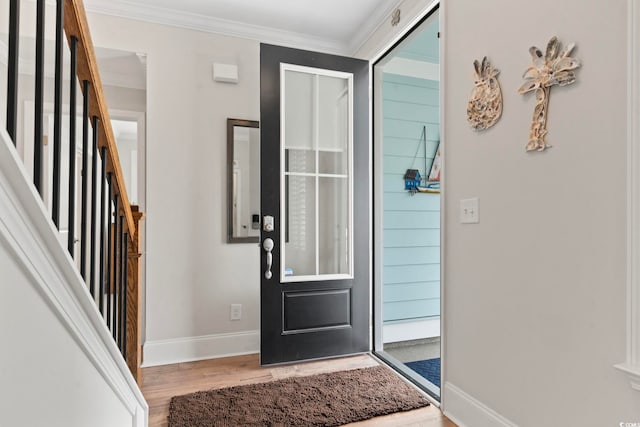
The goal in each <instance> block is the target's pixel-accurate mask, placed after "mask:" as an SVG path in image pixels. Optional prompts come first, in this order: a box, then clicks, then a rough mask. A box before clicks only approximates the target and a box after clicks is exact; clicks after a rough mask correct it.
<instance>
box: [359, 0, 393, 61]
mask: <svg viewBox="0 0 640 427" xmlns="http://www.w3.org/2000/svg"><path fill="white" fill-rule="evenodd" d="M403 1H404V0H395V1H393V2H391V4H390V5H389V6H388V7H387V8H380V9H379V10H378V11H377V13H374V14H372V15H371V17H369V19H367V21H366V22H365V23H364V24H363V25H361V26H360V30H359V31H358V32H357V33H356V35H355V36H353V39H352V40H351V42H350V43H349V45H348V53H349V55H352V56H353V55H355V54H356V52H358V51H359V50H360V48H361V47H362V46H364V44H365V43H366V42H367V40H369V39H370V38H371V37H372V36H373V35H374V34H375V33H376V31H378V30H379V29H380V28H381V27H382V26H384V25H385V24H386V23H387V22H389V19H390V17H391V13H392V12H393V11H394V10H395V9H396V8H398V7H400V5H401V4H402V3H403ZM401 19H402V16H401Z"/></svg>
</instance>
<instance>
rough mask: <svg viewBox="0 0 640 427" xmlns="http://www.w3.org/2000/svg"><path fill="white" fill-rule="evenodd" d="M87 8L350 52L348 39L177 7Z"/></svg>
mask: <svg viewBox="0 0 640 427" xmlns="http://www.w3.org/2000/svg"><path fill="white" fill-rule="evenodd" d="M85 9H86V10H87V12H89V13H95V14H101V15H110V16H116V17H120V18H127V19H134V20H137V21H143V22H149V23H154V24H161V25H168V26H172V27H178V28H185V29H189V30H196V31H202V32H207V33H214V34H221V35H225V36H233V37H239V38H245V39H250V40H256V41H259V42H264V43H271V44H278V45H284V46H290V47H296V48H302V49H312V50H317V51H321V52H326V53H334V54H341V55H345V54H348V53H350V52H349V45H348V43H344V42H341V41H340V40H335V39H325V38H320V37H314V36H310V35H306V34H301V33H297V32H292V31H284V30H278V29H275V28H268V27H263V26H259V25H251V24H247V23H243V22H238V21H231V20H226V19H219V18H215V17H211V16H206V15H200V14H195V13H190V12H185V11H181V10H178V9H167V8H162V7H157V6H149V5H144V6H142V5H139V4H136V3H134V2H131V1H127V0H86V1H85Z"/></svg>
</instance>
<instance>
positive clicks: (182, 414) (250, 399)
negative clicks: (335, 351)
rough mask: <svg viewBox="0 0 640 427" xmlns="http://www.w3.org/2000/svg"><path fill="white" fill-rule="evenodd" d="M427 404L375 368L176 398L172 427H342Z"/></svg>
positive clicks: (171, 413)
mask: <svg viewBox="0 0 640 427" xmlns="http://www.w3.org/2000/svg"><path fill="white" fill-rule="evenodd" d="M428 405H429V402H428V401H427V400H426V399H425V398H424V397H423V396H422V395H421V394H420V393H419V392H417V391H416V390H415V389H413V388H412V387H411V386H409V385H407V384H406V383H405V382H404V381H402V380H401V379H400V378H398V377H397V375H396V374H394V373H393V372H391V371H390V370H389V369H387V368H385V367H382V366H376V367H372V368H363V369H354V370H350V371H340V372H333V373H328V374H319V375H312V376H308V377H294V378H287V379H283V380H278V381H272V382H267V383H261V384H250V385H243V386H236V387H229V388H222V389H216V390H209V391H200V392H197V393H192V394H186V395H184V396H176V397H173V398H172V399H171V403H170V405H169V417H168V419H169V427H204V426H206V427H211V426H216V427H217V426H220V427H223V426H224V427H226V426H229V427H238V426H296V427H297V426H339V425H343V424H348V423H351V422H355V421H362V420H366V419H369V418H373V417H377V416H380V415H386V414H392V413H394V412H401V411H409V410H412V409H417V408H421V407H424V406H428Z"/></svg>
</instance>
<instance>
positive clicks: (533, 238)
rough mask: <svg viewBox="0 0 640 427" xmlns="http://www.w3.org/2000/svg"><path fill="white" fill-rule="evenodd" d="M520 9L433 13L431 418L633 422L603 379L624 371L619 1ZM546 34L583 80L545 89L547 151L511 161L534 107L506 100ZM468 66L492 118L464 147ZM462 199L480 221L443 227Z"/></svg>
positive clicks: (635, 397)
mask: <svg viewBox="0 0 640 427" xmlns="http://www.w3.org/2000/svg"><path fill="white" fill-rule="evenodd" d="M422 3H423V4H424V5H426V4H427V3H429V2H427V1H423V2H422ZM410 4H411V5H414V4H415V2H410ZM523 10H524V9H523V4H522V3H521V2H504V1H498V0H490V1H487V2H480V3H479V2H470V1H463V0H449V1H447V2H446V5H445V11H444V14H443V16H444V28H443V43H444V56H445V58H444V60H445V67H446V68H445V72H444V80H443V84H444V93H445V95H444V104H443V107H444V135H443V141H444V146H445V152H446V154H445V166H446V169H445V184H446V185H445V187H444V197H445V200H446V202H445V212H444V215H445V226H446V231H445V237H444V247H445V253H444V259H443V261H444V264H445V267H444V282H443V286H444V301H445V302H444V304H445V305H444V311H443V313H444V324H445V331H444V343H445V356H444V357H445V359H444V361H443V367H444V375H445V381H446V384H445V387H444V390H443V408H444V410H445V413H446V414H447V415H449V416H451V417H452V419H454V421H457V422H459V423H460V425H468V426H497V425H514V424H515V425H519V426H542V425H544V426H551V425H553V426H556V425H558V426H560V425H581V426H594V427H596V426H605V425H619V424H620V423H621V422H638V421H639V420H640V400H639V399H640V395H639V394H638V392H637V391H633V390H632V389H631V387H630V386H629V381H628V378H627V377H626V376H624V375H623V374H622V373H621V372H619V371H617V370H616V369H614V368H613V365H614V364H616V363H620V362H622V361H624V360H625V320H626V317H625V310H626V301H625V269H626V263H625V251H626V247H625V244H626V230H625V208H626V199H625V196H626V190H625V182H626V159H625V154H626V90H627V88H626V70H627V69H626V65H625V64H626V60H627V57H626V46H627V40H626V36H627V34H626V24H627V16H626V1H624V0H612V1H610V2H607V3H606V5H605V4H602V3H594V2H591V3H589V2H586V3H585V2H581V1H578V0H567V1H565V2H561V3H559V2H556V1H552V0H542V1H540V2H538V3H536V5H535V7H528V8H526V13H523ZM405 18H406V19H408V16H407V15H406V14H404V10H403V19H405ZM405 22H406V21H405ZM594 28H597V29H598V30H597V31H594ZM393 33H394V32H393V31H391V29H390V28H387V29H385V30H383V31H382V32H381V33H379V34H376V35H375V36H374V37H373V38H372V40H374V41H375V40H378V41H380V42H379V43H378V44H377V45H376V44H375V43H374V42H372V43H371V44H370V45H369V46H365V49H364V50H363V51H362V52H361V55H364V56H366V55H367V53H369V54H370V55H375V53H374V52H376V46H377V48H379V49H380V48H382V47H383V45H384V43H383V41H384V40H389V39H391V34H393ZM553 35H557V36H559V38H560V40H561V41H563V42H570V41H575V42H576V43H577V44H578V48H577V49H576V51H575V56H576V57H578V58H580V59H581V61H582V63H583V67H582V69H580V70H579V72H578V83H576V84H574V85H572V86H569V87H564V88H554V89H552V94H551V105H550V117H549V126H548V128H549V136H548V139H549V142H550V143H551V144H552V145H553V146H554V147H553V148H551V149H550V150H549V151H548V152H545V153H526V152H525V150H524V147H525V145H526V143H527V138H528V133H529V126H530V123H531V117H532V114H533V108H534V104H535V101H534V99H532V97H531V96H527V97H523V96H520V95H518V94H517V93H516V90H517V88H518V87H519V86H520V84H521V83H522V79H521V76H522V73H523V72H524V70H525V69H526V67H527V66H528V65H529V63H530V56H529V53H528V48H529V47H530V46H532V45H536V46H538V47H542V48H544V47H545V46H546V42H547V41H548V40H549V38H550V37H551V36H553ZM484 55H488V56H489V58H490V60H491V61H492V63H493V64H494V65H495V66H496V67H497V68H498V69H500V70H501V75H500V82H501V85H502V90H503V96H504V113H503V118H502V120H501V121H500V122H499V123H498V124H497V125H496V126H495V127H494V128H493V129H491V130H489V131H487V132H484V133H481V134H477V133H474V132H473V131H472V130H471V129H470V128H469V126H468V125H467V123H466V116H465V110H466V103H467V100H468V96H469V93H470V91H471V89H472V84H473V83H472V80H471V76H472V71H473V68H472V62H473V60H474V59H478V58H482V57H483V56H484ZM474 196H478V197H479V199H480V223H479V224H477V225H462V224H459V223H458V210H459V201H460V199H462V198H467V197H474ZM487 331H489V332H487Z"/></svg>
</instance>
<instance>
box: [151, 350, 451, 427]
mask: <svg viewBox="0 0 640 427" xmlns="http://www.w3.org/2000/svg"><path fill="white" fill-rule="evenodd" d="M376 365H378V362H377V361H376V360H374V359H373V358H371V357H370V356H368V355H359V356H351V357H345V358H340V359H332V360H322V361H316V362H306V363H298V364H295V365H285V366H275V367H264V368H263V367H260V363H259V357H258V355H257V354H252V355H248V356H238V357H228V358H224V359H214V360H205V361H201V362H191V363H179V364H175V365H166V366H156V367H151V368H144V369H143V370H142V377H143V381H142V393H143V394H144V396H145V398H146V399H147V402H148V403H149V426H150V427H164V426H166V425H167V415H169V401H170V400H171V397H173V396H178V395H181V394H186V393H192V392H195V391H200V390H208V389H212V388H222V387H230V386H235V385H243V384H253V383H261V382H267V381H273V380H278V379H281V378H288V377H296V376H305V375H314V374H320V373H325V372H333V371H342V370H347V369H357V368H364V367H368V366H376ZM348 425H349V426H397V427H400V426H402V427H419V426H420V427H455V424H454V423H452V422H451V421H449V420H448V419H447V418H445V417H444V415H442V413H441V412H440V410H439V409H438V408H436V407H435V406H433V405H431V406H428V407H426V408H421V409H416V410H413V411H409V412H402V413H396V414H391V415H386V416H384V417H377V418H373V419H371V420H367V421H361V422H358V423H352V424H348Z"/></svg>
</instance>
